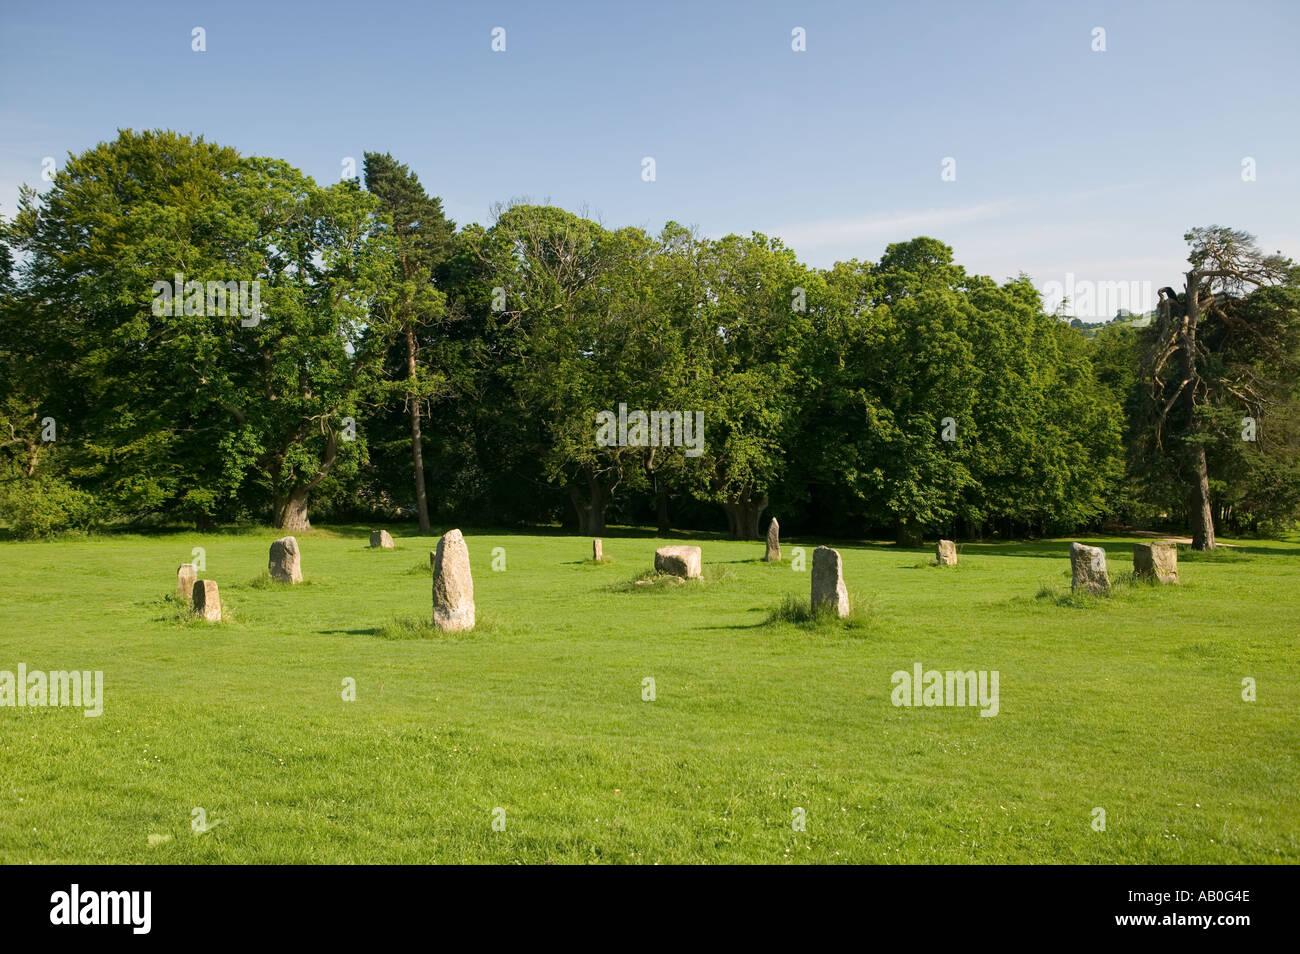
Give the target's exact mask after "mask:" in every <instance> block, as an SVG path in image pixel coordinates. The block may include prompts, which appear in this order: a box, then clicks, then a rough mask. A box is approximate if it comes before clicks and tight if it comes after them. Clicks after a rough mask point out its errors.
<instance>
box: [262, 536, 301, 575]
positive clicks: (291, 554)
mask: <svg viewBox="0 0 1300 954" xmlns="http://www.w3.org/2000/svg"><path fill="white" fill-rule="evenodd" d="M267 569H268V570H270V571H271V579H273V580H275V581H276V582H277V583H301V582H302V556H301V555H300V554H299V553H298V541H297V540H295V539H294V538H293V537H281V538H280V539H279V540H276V541H275V542H274V543H272V544H271V562H270V564H269V565H268V566H267Z"/></svg>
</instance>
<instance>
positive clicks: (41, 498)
mask: <svg viewBox="0 0 1300 954" xmlns="http://www.w3.org/2000/svg"><path fill="white" fill-rule="evenodd" d="M99 512H100V508H99V506H98V504H97V502H96V500H95V497H94V495H93V494H90V493H88V492H86V491H84V490H79V489H77V488H76V487H73V486H72V485H70V484H69V483H68V482H67V481H66V480H63V479H61V478H58V477H46V476H37V477H33V478H30V479H12V480H6V481H0V515H2V520H0V526H3V525H4V524H6V523H7V524H8V528H7V529H8V530H9V532H10V533H11V534H12V535H13V536H16V537H48V536H53V535H54V534H56V533H58V532H60V531H63V530H86V529H89V528H90V527H92V526H93V525H94V524H95V522H96V520H97V518H98V516H99Z"/></svg>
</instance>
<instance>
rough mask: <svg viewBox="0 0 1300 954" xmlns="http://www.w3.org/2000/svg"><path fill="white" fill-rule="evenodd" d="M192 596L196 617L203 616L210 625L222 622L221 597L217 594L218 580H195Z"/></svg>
mask: <svg viewBox="0 0 1300 954" xmlns="http://www.w3.org/2000/svg"><path fill="white" fill-rule="evenodd" d="M190 594H191V599H192V600H193V601H194V615H195V616H201V617H203V618H204V619H205V620H207V621H208V622H209V623H220V622H221V595H220V594H219V593H218V592H217V581H216V580H195V581H194V588H193V589H192V590H191V591H190Z"/></svg>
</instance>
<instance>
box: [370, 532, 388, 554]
mask: <svg viewBox="0 0 1300 954" xmlns="http://www.w3.org/2000/svg"><path fill="white" fill-rule="evenodd" d="M370 549H372V550H391V549H393V538H392V537H391V536H390V535H389V533H388V531H387V530H371V531H370Z"/></svg>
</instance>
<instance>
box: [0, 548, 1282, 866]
mask: <svg viewBox="0 0 1300 954" xmlns="http://www.w3.org/2000/svg"><path fill="white" fill-rule="evenodd" d="M368 529H369V528H363V527H336V528H332V529H331V530H318V531H316V532H313V533H310V534H305V535H302V536H300V537H299V542H300V544H301V547H302V559H303V571H304V573H305V574H306V576H307V578H308V580H309V583H308V584H305V585H300V586H282V585H274V584H271V583H270V582H269V581H267V580H265V579H264V576H263V574H264V571H265V567H266V560H267V549H268V547H269V546H270V543H271V541H272V540H273V539H275V538H276V537H277V536H279V535H280V534H277V533H275V532H273V531H269V530H268V531H265V532H262V531H257V532H251V531H250V532H226V533H217V534H207V535H199V534H189V533H174V534H160V535H153V536H103V537H93V536H92V537H83V538H78V539H71V540H65V541H56V542H43V543H2V544H0V669H3V670H10V671H12V670H15V669H16V668H17V665H18V663H20V662H22V663H26V664H27V666H28V668H29V669H42V670H59V669H90V670H102V671H103V672H104V682H105V698H104V714H103V715H102V716H101V717H99V718H85V717H84V716H83V715H82V713H81V711H80V710H78V709H60V708H46V709H39V708H22V709H19V708H10V707H4V708H0V752H3V759H4V768H5V770H4V774H3V778H2V779H0V862H5V863H11V864H13V863H28V862H37V863H85V862H127V863H136V862H152V863H176V862H183V863H195V862H223V863H239V862H308V863H311V862H343V863H347V862H561V863H563V862H590V861H598V862H703V861H710V862H778V863H779V862H789V861H814V862H838V861H846V862H957V863H966V862H973V863H990V862H1083V863H1139V864H1141V863H1240V862H1285V863H1296V862H1297V861H1300V837H1298V834H1297V833H1298V832H1300V803H1298V802H1297V798H1296V793H1297V792H1300V765H1298V764H1297V756H1298V754H1300V654H1298V653H1297V636H1298V635H1300V599H1297V598H1296V593H1297V592H1300V541H1297V540H1295V539H1291V540H1286V541H1278V542H1273V543H1257V542H1251V543H1247V544H1245V546H1244V547H1243V549H1242V550H1240V551H1235V555H1234V556H1231V557H1223V558H1215V559H1210V560H1207V559H1198V558H1190V559H1189V558H1188V555H1187V551H1186V550H1180V554H1179V555H1180V558H1181V566H1180V574H1181V577H1182V580H1183V585H1181V586H1178V587H1160V586H1151V585H1144V584H1140V585H1127V584H1126V583H1125V581H1124V580H1123V578H1122V577H1123V571H1125V570H1127V568H1128V566H1129V550H1130V544H1131V542H1132V541H1131V540H1124V539H1120V538H1105V539H1090V540H1087V541H1084V542H1089V543H1095V544H1098V545H1101V546H1105V547H1106V548H1107V549H1108V552H1109V556H1110V565H1111V572H1112V574H1113V575H1114V577H1115V579H1116V583H1117V585H1116V588H1115V592H1114V594H1113V595H1112V596H1111V597H1109V598H1106V599H1095V598H1079V599H1074V598H1072V597H1070V596H1069V595H1068V593H1069V575H1068V574H1069V558H1068V545H1069V541H1064V540H1057V541H1035V542H1033V543H1008V544H972V543H967V544H965V545H964V546H963V548H962V552H961V564H960V565H959V566H958V567H956V568H937V567H927V566H925V565H924V563H925V562H926V561H925V559H924V558H925V557H926V555H927V553H928V549H900V548H896V547H876V546H870V545H861V544H851V543H845V544H837V546H838V547H839V549H840V551H841V553H842V554H843V557H844V567H845V576H846V580H847V584H848V587H849V591H850V593H851V595H852V598H853V602H854V606H855V615H854V617H851V618H850V620H848V621H840V620H830V621H827V620H824V619H815V618H809V616H808V615H807V613H806V609H807V599H808V588H809V578H808V573H807V572H796V571H795V570H793V569H792V563H791V561H790V559H789V558H790V556H791V549H790V548H791V547H792V546H804V547H806V548H807V556H808V558H809V559H808V563H809V564H810V563H811V548H812V547H813V546H815V545H816V544H817V543H820V542H823V541H801V540H794V541H791V540H785V541H782V542H783V544H784V547H785V551H786V556H787V561H786V562H784V563H781V564H776V565H770V564H765V563H762V562H761V560H760V558H761V556H762V552H763V544H762V543H761V542H753V543H733V542H728V541H722V540H718V539H716V538H714V537H712V536H708V535H698V536H695V537H691V538H687V537H685V536H678V537H676V538H675V539H674V540H673V541H672V542H687V541H688V539H689V542H695V543H698V544H699V545H700V546H702V547H703V553H704V568H705V574H704V579H703V580H701V581H692V582H690V583H688V584H680V585H679V584H662V583H655V584H653V585H651V586H637V585H635V583H633V582H632V581H631V580H630V578H631V577H634V576H636V577H639V576H641V571H643V570H647V569H648V568H649V567H650V566H651V564H652V555H653V552H654V549H655V547H656V546H659V545H662V543H663V542H665V541H662V540H657V539H655V538H654V537H652V536H650V535H644V534H637V533H636V532H634V531H627V532H624V533H622V534H620V533H619V532H617V531H615V532H611V533H608V534H606V535H605V536H604V545H605V552H606V555H607V557H608V561H607V562H606V563H602V564H596V563H593V562H592V561H591V560H590V553H591V544H590V540H588V539H586V538H579V537H570V536H563V535H559V534H556V533H546V532H539V533H536V534H531V535H516V534H508V533H476V532H472V531H469V530H467V541H468V544H469V550H470V556H471V560H472V563H473V568H474V573H475V581H474V582H475V591H476V597H477V604H478V613H479V617H480V619H481V620H482V621H483V622H482V625H481V626H480V627H479V628H478V629H476V630H475V631H474V632H472V633H455V634H444V633H441V632H439V631H438V630H436V629H434V628H432V627H431V626H430V625H429V618H430V615H431V612H430V580H429V575H428V551H429V550H431V549H433V547H434V546H435V545H436V542H437V541H436V538H433V537H423V538H421V537H418V536H413V535H410V531H409V529H408V528H401V527H395V528H391V529H392V531H393V533H394V536H395V537H396V538H397V543H398V546H399V549H398V550H396V551H368V550H367V549H366V544H367V530H368ZM195 546H203V547H204V548H205V550H206V560H207V569H206V571H204V572H202V573H200V574H199V575H200V577H201V578H209V579H215V580H217V581H218V582H219V583H220V585H221V597H222V603H223V606H224V607H225V609H226V610H227V612H228V614H229V616H230V620H229V621H228V622H225V623H222V624H219V625H209V624H203V623H200V622H195V621H194V620H192V619H191V618H189V617H188V616H187V614H186V613H185V611H184V608H183V606H181V605H180V604H179V603H178V601H176V600H175V598H174V597H173V596H170V594H171V593H172V592H173V591H174V588H175V570H176V567H177V565H178V564H180V563H182V562H186V561H188V560H189V559H190V551H191V549H192V548H193V547H195ZM494 547H504V548H505V551H506V556H507V569H506V571H504V572H493V571H492V570H491V565H492V550H493V548H494ZM417 558H418V559H417ZM1044 593H1046V594H1047V595H1041V594H1044ZM801 608H802V610H803V612H801ZM917 662H919V663H922V664H923V665H924V667H925V668H926V669H939V670H949V669H963V670H964V669H976V670H994V669H996V670H998V671H999V673H1000V711H999V714H998V715H997V716H996V717H994V718H981V717H980V716H979V710H978V709H976V708H906V707H900V708H896V707H894V706H893V705H892V704H891V701H890V697H891V690H892V688H893V686H892V684H891V675H892V673H894V672H895V671H897V670H904V671H910V670H911V668H912V666H913V664H914V663H917ZM1245 677H1251V678H1253V679H1255V680H1256V683H1257V687H1258V689H1257V691H1258V699H1257V701H1255V702H1253V703H1247V702H1244V701H1242V698H1241V683H1242V679H1243V678H1245ZM345 679H353V680H355V685H356V701H354V702H345V701H344V700H343V698H342V694H343V684H344V680H345ZM647 679H653V681H654V687H655V698H654V701H643V696H642V694H643V690H644V687H645V686H646V685H647V683H646V680H647ZM198 807H202V808H203V809H204V810H205V812H206V814H207V818H208V820H209V824H210V825H211V824H212V822H213V821H214V820H220V821H221V824H220V825H217V826H215V827H213V828H211V830H210V831H208V832H207V833H205V834H195V833H193V832H192V831H191V824H190V823H191V817H192V813H193V811H194V809H195V808H198ZM497 807H501V808H504V809H505V811H506V828H505V830H504V831H494V830H493V827H492V820H493V809H494V808H497ZM1095 807H1102V808H1104V809H1105V810H1106V813H1107V818H1106V821H1107V830H1106V831H1105V832H1096V831H1093V830H1092V828H1091V827H1090V822H1091V820H1092V815H1091V813H1092V810H1093V809H1094V808H1095ZM796 808H802V809H804V810H805V812H806V817H807V830H806V831H802V832H797V831H793V830H792V826H791V817H792V811H793V810H794V809H796Z"/></svg>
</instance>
